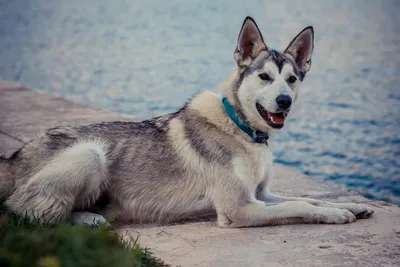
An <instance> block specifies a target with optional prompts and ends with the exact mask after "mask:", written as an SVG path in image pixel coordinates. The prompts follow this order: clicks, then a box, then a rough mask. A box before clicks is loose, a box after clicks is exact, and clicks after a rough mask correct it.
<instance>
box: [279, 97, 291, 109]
mask: <svg viewBox="0 0 400 267" xmlns="http://www.w3.org/2000/svg"><path fill="white" fill-rule="evenodd" d="M276 104H278V107H280V108H281V109H288V108H290V106H291V105H292V98H291V97H290V96H288V95H279V96H278V97H277V98H276Z"/></svg>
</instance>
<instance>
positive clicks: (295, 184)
mask: <svg viewBox="0 0 400 267" xmlns="http://www.w3.org/2000/svg"><path fill="white" fill-rule="evenodd" d="M113 120H126V121H133V120H134V118H133V117H130V116H124V115H122V114H118V113H113V112H106V111H101V110H96V109H92V108H89V107H87V106H85V105H81V104H76V103H72V102H69V101H66V100H64V99H61V98H57V97H52V96H49V95H46V94H42V93H39V92H36V91H34V90H31V89H28V88H25V87H23V86H22V85H20V84H18V83H13V82H7V81H0V155H5V156H10V155H11V154H12V153H13V152H14V151H16V150H17V149H19V148H20V147H22V146H23V145H24V143H26V142H29V141H30V140H32V139H33V138H35V137H36V136H38V135H39V134H40V132H42V131H43V130H45V129H47V128H49V127H54V126H57V125H65V124H71V123H74V124H88V123H93V122H99V121H113ZM273 189H274V191H275V192H278V193H281V194H285V195H296V196H304V195H308V196H312V197H316V198H320V199H327V200H330V201H337V202H348V201H352V202H364V203H367V204H368V205H372V206H374V210H375V214H374V216H373V217H372V218H371V219H367V220H358V221H357V222H355V223H353V224H347V225H287V226H275V227H260V228H246V229H220V228H218V227H217V226H216V224H215V222H214V220H208V221H207V220H206V221H199V220H197V221H195V222H189V223H186V224H180V225H171V226H157V225H124V226H121V227H119V229H118V231H119V232H120V234H121V235H122V236H124V237H125V238H128V239H131V238H133V239H136V238H137V237H139V242H140V243H141V245H143V246H147V247H149V248H150V249H151V251H153V252H154V253H155V255H156V256H158V257H160V258H161V259H163V260H164V261H165V262H167V263H170V264H171V265H173V266H177V265H178V266H373V267H375V266H400V209H399V208H398V207H397V206H395V205H391V204H388V203H385V202H381V201H369V200H368V199H366V198H364V197H362V196H360V195H359V194H358V193H357V192H353V191H348V190H347V189H346V188H345V187H343V186H334V185H327V184H324V183H322V182H320V181H317V180H314V179H311V178H310V177H307V176H305V175H303V174H301V173H298V172H296V171H294V170H291V169H288V168H286V167H283V166H280V165H276V166H275V180H274V185H273Z"/></svg>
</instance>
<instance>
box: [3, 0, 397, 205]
mask: <svg viewBox="0 0 400 267" xmlns="http://www.w3.org/2000/svg"><path fill="white" fill-rule="evenodd" d="M399 11H400V3H399V2H398V1H396V0H392V1H390V0H384V1H372V0H356V1H347V0H341V1H317V0H316V1H309V0H307V1H306V0H304V1H289V0H286V1H282V0H280V1H261V0H260V1H238V0H224V1H211V0H204V1H184V0H170V1H161V0H160V1H155V0H136V1H129V0H126V1H105V0H97V1H77V0H75V1H74V0H69V1H50V0H49V1H46V0H29V1H27V0H26V1H23V0H13V1H11V0H0V62H1V64H0V78H1V79H6V80H15V81H19V82H21V83H23V84H24V85H26V86H29V87H34V88H40V89H42V90H44V91H46V92H48V93H50V94H54V95H58V96H62V97H65V98H67V99H70V100H74V101H79V102H82V103H86V104H89V105H91V106H93V107H99V108H105V109H109V110H114V111H119V112H124V113H127V114H131V115H134V116H136V117H137V118H139V119H144V118H147V117H150V116H156V115H160V114H164V113H167V112H171V111H174V110H176V109H178V108H179V107H180V106H181V105H182V104H183V103H184V102H185V100H186V99H187V98H188V97H191V96H192V95H193V94H195V93H196V92H198V91H200V90H204V89H211V90H217V86H218V85H219V83H220V82H222V81H223V80H224V79H225V78H226V77H227V75H228V74H229V73H230V72H231V71H232V70H233V69H234V68H235V62H234V60H233V50H234V48H235V41H236V38H237V35H238V33H239V29H240V26H241V24H242V21H243V19H244V17H245V16H247V15H251V16H253V17H254V18H255V19H256V21H257V22H258V24H259V26H260V28H261V31H262V32H263V35H264V39H265V40H266V42H267V44H268V45H269V46H270V47H273V48H278V49H279V48H280V49H283V48H284V47H286V45H287V44H288V42H289V41H290V40H291V39H292V38H293V37H294V36H295V35H296V34H297V33H298V32H299V31H300V30H301V29H302V28H303V27H305V26H307V25H310V24H311V25H314V29H315V34H316V36H315V53H314V56H313V66H312V69H311V72H310V75H308V77H307V78H306V80H305V82H304V85H303V88H302V92H301V97H300V101H299V104H300V105H299V106H298V108H297V113H296V114H295V116H293V117H292V118H291V119H290V121H288V123H287V126H286V127H285V129H284V130H283V132H282V135H280V136H279V137H278V138H277V140H276V141H275V142H273V143H272V149H273V150H274V152H275V155H276V161H277V162H279V163H282V164H285V165H288V166H291V167H294V168H296V169H298V170H300V171H303V172H305V173H306V174H308V175H311V176H314V177H317V178H319V179H324V180H325V181H329V182H334V183H342V184H346V185H348V186H349V187H350V188H352V189H355V190H358V191H360V192H361V193H363V194H365V195H366V196H368V197H371V198H374V199H382V200H386V201H390V202H392V203H397V204H400V183H399V181H400V115H399V113H400V88H399V84H400V63H399V62H400V46H399V44H400V18H399V16H398V14H399Z"/></svg>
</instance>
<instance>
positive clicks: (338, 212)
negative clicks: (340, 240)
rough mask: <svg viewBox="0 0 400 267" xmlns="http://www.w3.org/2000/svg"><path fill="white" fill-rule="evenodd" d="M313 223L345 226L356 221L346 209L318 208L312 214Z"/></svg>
mask: <svg viewBox="0 0 400 267" xmlns="http://www.w3.org/2000/svg"><path fill="white" fill-rule="evenodd" d="M313 221H314V223H326V224H345V223H352V222H355V221H356V216H354V214H353V213H352V212H350V211H348V210H346V209H337V208H319V209H318V212H315V213H314V214H313Z"/></svg>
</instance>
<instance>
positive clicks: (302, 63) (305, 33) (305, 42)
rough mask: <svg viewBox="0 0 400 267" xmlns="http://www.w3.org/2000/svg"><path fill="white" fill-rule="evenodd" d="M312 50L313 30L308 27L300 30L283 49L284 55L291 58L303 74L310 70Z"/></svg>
mask: <svg viewBox="0 0 400 267" xmlns="http://www.w3.org/2000/svg"><path fill="white" fill-rule="evenodd" d="M313 50H314V29H313V27H312V26H308V27H307V28H305V29H304V30H302V31H301V32H300V33H299V34H298V35H297V36H296V37H295V38H294V39H293V40H292V41H291V42H290V44H289V45H288V47H287V48H286V49H285V54H286V55H288V56H289V57H291V58H293V59H294V61H295V62H296V64H297V66H299V68H300V70H301V71H302V72H303V73H304V74H305V73H307V72H308V71H309V70H310V68H311V55H312V52H313Z"/></svg>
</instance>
